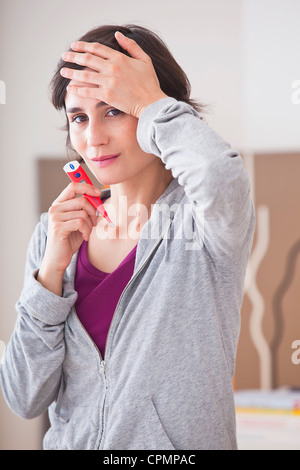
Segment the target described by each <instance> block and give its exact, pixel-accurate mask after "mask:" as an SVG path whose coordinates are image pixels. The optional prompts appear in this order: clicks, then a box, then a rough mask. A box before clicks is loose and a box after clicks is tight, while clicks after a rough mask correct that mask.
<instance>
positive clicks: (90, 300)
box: [75, 241, 136, 358]
mask: <svg viewBox="0 0 300 470" xmlns="http://www.w3.org/2000/svg"><path fill="white" fill-rule="evenodd" d="M135 254H136V246H135V247H134V248H133V250H132V251H131V252H130V253H129V254H128V255H127V256H126V258H125V259H124V260H123V261H122V263H121V264H120V265H119V266H118V267H117V269H115V271H113V272H112V273H104V272H103V271H100V270H99V269H97V268H96V267H95V266H93V265H92V264H91V263H90V262H89V260H88V257H87V242H85V241H84V242H83V243H82V245H81V247H80V250H79V254H78V259H77V269H76V277H75V290H76V291H77V292H78V298H77V301H76V303H75V308H76V312H77V315H78V317H79V319H80V321H81V323H82V324H83V326H84V327H85V329H86V330H87V332H88V333H89V335H90V336H91V338H92V339H93V341H94V342H95V344H96V345H97V346H98V348H99V350H100V352H101V355H102V357H103V358H104V353H105V344H106V338H107V334H108V330H109V326H110V323H111V320H112V317H113V314H114V311H115V309H116V306H117V303H118V301H119V298H120V296H121V294H122V292H123V290H124V288H125V287H126V285H127V284H128V282H129V280H130V278H131V276H132V274H133V270H134V263H135Z"/></svg>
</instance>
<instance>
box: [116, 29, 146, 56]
mask: <svg viewBox="0 0 300 470" xmlns="http://www.w3.org/2000/svg"><path fill="white" fill-rule="evenodd" d="M115 38H116V40H117V41H118V43H119V44H120V46H121V47H122V48H123V49H124V50H125V51H127V52H128V54H129V55H130V56H131V57H132V58H133V59H138V60H145V59H149V56H148V55H147V54H146V53H145V52H144V51H143V49H142V48H141V47H140V46H139V45H138V44H137V43H136V42H135V41H134V40H133V39H130V38H127V37H126V36H124V34H122V33H120V31H117V32H116V33H115Z"/></svg>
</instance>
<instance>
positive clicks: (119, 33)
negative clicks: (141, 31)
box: [115, 31, 126, 38]
mask: <svg viewBox="0 0 300 470" xmlns="http://www.w3.org/2000/svg"><path fill="white" fill-rule="evenodd" d="M117 34H118V36H119V37H120V38H125V37H126V36H124V34H122V33H121V32H120V31H116V32H115V37H116V36H117Z"/></svg>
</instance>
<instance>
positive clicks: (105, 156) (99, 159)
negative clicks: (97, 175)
mask: <svg viewBox="0 0 300 470" xmlns="http://www.w3.org/2000/svg"><path fill="white" fill-rule="evenodd" d="M118 156H119V154H118V153H116V154H114V155H102V156H101V157H96V158H91V160H92V162H103V161H104V160H110V159H111V158H116V157H118Z"/></svg>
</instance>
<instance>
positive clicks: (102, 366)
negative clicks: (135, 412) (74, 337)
mask: <svg viewBox="0 0 300 470" xmlns="http://www.w3.org/2000/svg"><path fill="white" fill-rule="evenodd" d="M168 227H169V226H168ZM168 227H167V228H168ZM167 228H165V230H163V231H162V233H161V236H160V238H159V240H158V241H157V243H156V244H155V245H154V247H153V248H152V250H151V251H150V253H149V255H148V256H147V258H146V259H145V261H144V262H143V264H142V265H141V266H140V268H139V269H138V271H136V272H135V273H134V275H133V276H132V278H131V279H130V281H129V282H128V284H127V285H126V287H125V288H124V290H123V292H122V294H121V295H120V298H119V300H118V303H117V306H116V308H115V311H114V313H113V316H112V319H111V322H110V325H109V329H108V332H107V339H106V345H105V351H107V350H108V345H109V344H110V337H111V334H110V332H111V329H112V325H113V322H114V320H115V318H116V313H117V311H118V308H119V305H120V303H121V301H122V299H123V297H124V295H125V293H126V291H127V290H128V289H129V287H130V286H131V284H132V283H133V281H134V280H135V279H136V277H137V276H138V275H139V274H140V272H141V271H142V270H143V269H144V267H145V265H146V264H147V262H148V261H149V259H150V257H151V255H152V253H153V252H154V250H156V248H157V247H158V245H159V244H160V243H161V241H162V239H163V237H164V234H165V232H166V230H167ZM73 309H74V313H75V315H76V317H77V319H78V321H79V324H80V325H81V327H82V329H83V330H84V332H85V334H86V335H87V336H88V338H89V339H90V340H91V341H92V343H93V345H94V348H95V349H96V351H97V353H98V355H99V357H100V372H101V373H103V376H104V380H105V395H104V400H103V405H102V423H101V424H102V430H101V435H100V439H99V446H98V448H99V449H101V445H102V443H103V436H104V426H105V416H104V415H105V405H106V395H107V376H106V361H105V360H104V359H103V357H102V354H101V352H100V350H99V348H98V346H97V344H96V343H95V342H94V340H93V338H92V337H91V336H90V335H89V333H88V332H87V330H86V329H85V327H84V325H83V324H82V322H81V321H80V319H79V316H78V314H77V312H76V308H75V306H73Z"/></svg>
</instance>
